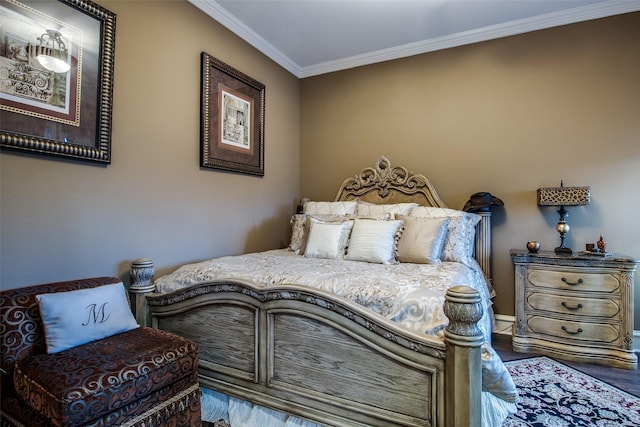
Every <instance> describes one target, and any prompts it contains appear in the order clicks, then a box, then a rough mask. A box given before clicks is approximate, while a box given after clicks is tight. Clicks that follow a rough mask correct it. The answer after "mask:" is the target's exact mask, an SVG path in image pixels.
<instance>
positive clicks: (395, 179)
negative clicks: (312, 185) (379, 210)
mask: <svg viewBox="0 0 640 427" xmlns="http://www.w3.org/2000/svg"><path fill="white" fill-rule="evenodd" d="M356 198H357V199H358V200H362V201H365V202H369V203H376V204H386V203H389V204H390V203H408V202H414V203H418V204H419V205H421V206H433V207H437V208H447V205H445V204H444V202H443V201H442V200H441V199H440V196H438V192H437V191H436V189H435V188H434V187H433V185H431V183H430V182H429V180H428V179H427V178H426V177H425V176H424V175H422V174H414V173H413V172H409V171H408V170H407V169H406V168H404V167H402V166H391V162H390V161H389V159H387V158H386V157H384V156H382V157H380V158H379V159H378V161H377V162H376V164H375V166H373V167H367V168H364V169H363V170H362V171H361V172H360V173H358V174H357V175H355V176H354V177H351V178H347V179H345V180H344V182H343V183H342V185H341V186H340V189H339V190H338V193H337V194H336V197H335V201H342V200H353V199H356ZM476 214H477V215H480V216H481V217H482V219H481V221H480V222H479V223H478V225H477V226H476V238H475V248H474V257H475V259H476V260H477V261H478V264H480V267H481V268H482V271H484V274H485V276H486V277H487V280H488V281H489V284H490V285H491V212H476ZM492 293H493V291H492ZM492 296H493V295H492Z"/></svg>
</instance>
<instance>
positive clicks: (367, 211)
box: [356, 202, 418, 218]
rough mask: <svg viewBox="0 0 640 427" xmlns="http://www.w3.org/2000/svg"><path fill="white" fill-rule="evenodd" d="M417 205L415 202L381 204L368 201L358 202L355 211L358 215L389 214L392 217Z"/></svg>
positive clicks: (404, 212) (404, 213)
mask: <svg viewBox="0 0 640 427" xmlns="http://www.w3.org/2000/svg"><path fill="white" fill-rule="evenodd" d="M416 206H418V204H417V203H395V204H383V205H377V204H375V203H368V202H358V207H357V209H356V212H357V213H358V216H382V215H390V216H391V218H393V215H396V214H397V215H406V214H408V213H409V211H411V209H413V208H414V207H416Z"/></svg>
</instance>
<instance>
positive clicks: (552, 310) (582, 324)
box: [511, 249, 638, 369]
mask: <svg viewBox="0 0 640 427" xmlns="http://www.w3.org/2000/svg"><path fill="white" fill-rule="evenodd" d="M511 259H512V261H513V264H514V266H515V286H516V289H515V296H516V323H515V325H514V328H513V329H514V330H513V339H512V340H513V349H514V351H519V352H536V353H542V354H548V355H549V356H551V357H558V358H563V359H569V360H573V361H577V362H587V363H599V364H607V365H612V366H616V367H621V368H627V369H637V366H638V358H637V356H636V354H635V353H634V352H633V286H634V282H633V276H634V273H635V269H636V266H637V265H638V260H637V259H634V258H631V257H628V256H624V255H620V254H614V255H613V256H612V257H607V258H605V257H601V256H597V255H582V254H573V255H557V254H555V253H554V252H553V251H540V252H538V253H535V254H534V253H528V252H527V251H526V250H517V249H512V250H511Z"/></svg>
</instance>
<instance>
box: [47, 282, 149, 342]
mask: <svg viewBox="0 0 640 427" xmlns="http://www.w3.org/2000/svg"><path fill="white" fill-rule="evenodd" d="M36 299H37V300H38V305H39V307H40V316H41V317H42V322H43V324H44V332H45V338H46V342H47V353H58V352H60V351H63V350H67V349H69V348H72V347H77V346H79V345H82V344H86V343H88V342H91V341H96V340H99V339H102V338H106V337H110V336H112V335H115V334H119V333H121V332H126V331H130V330H132V329H135V328H137V327H138V326H139V325H138V324H137V323H136V319H135V318H134V317H133V314H132V313H131V309H130V308H129V301H128V300H127V294H126V291H125V289H124V285H123V284H122V282H120V283H115V284H112V285H104V286H98V287H95V288H88V289H79V290H76V291H68V292H55V293H50V294H41V295H36Z"/></svg>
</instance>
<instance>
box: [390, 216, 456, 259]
mask: <svg viewBox="0 0 640 427" xmlns="http://www.w3.org/2000/svg"><path fill="white" fill-rule="evenodd" d="M396 218H397V219H400V220H402V221H403V222H404V231H403V232H402V237H401V238H400V241H399V242H398V249H397V258H398V261H400V262H410V263H415V264H439V263H440V262H441V261H440V257H441V256H442V249H443V248H444V242H445V239H446V237H447V226H448V225H449V221H450V218H449V217H444V218H426V217H425V218H420V217H411V216H407V215H396Z"/></svg>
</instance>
